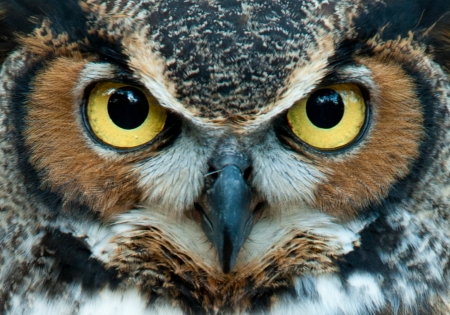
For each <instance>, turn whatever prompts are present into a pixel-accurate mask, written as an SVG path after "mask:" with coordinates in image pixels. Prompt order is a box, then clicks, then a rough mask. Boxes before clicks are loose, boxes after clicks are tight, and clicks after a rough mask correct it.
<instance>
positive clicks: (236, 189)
mask: <svg viewBox="0 0 450 315" xmlns="http://www.w3.org/2000/svg"><path fill="white" fill-rule="evenodd" d="M226 160H227V162H233V161H232V160H233V159H232V157H231V161H230V157H229V156H228V157H227V159H226ZM223 164H225V165H223V166H222V165H221V166H220V168H216V169H218V171H217V173H218V176H217V178H216V179H215V180H214V181H213V182H212V185H211V186H210V188H209V189H208V190H207V191H206V198H204V199H206V202H203V203H202V205H201V207H200V209H197V210H200V213H201V217H202V223H201V225H202V228H203V231H204V232H205V234H206V236H207V237H208V239H209V240H210V242H211V243H212V244H213V245H214V247H215V248H216V249H217V252H218V256H219V261H220V264H221V267H222V270H223V272H224V273H229V272H230V271H231V270H232V269H233V267H234V264H235V263H236V258H237V256H238V254H239V251H240V249H241V248H242V245H243V244H244V242H245V241H246V240H247V238H248V235H249V234H250V232H251V230H252V228H253V225H254V214H253V211H251V209H250V207H251V206H250V205H251V200H252V198H251V197H252V196H251V188H250V187H249V185H248V184H247V182H246V180H245V178H244V177H245V175H244V172H245V169H249V167H243V166H242V163H239V161H237V163H229V164H228V163H223Z"/></svg>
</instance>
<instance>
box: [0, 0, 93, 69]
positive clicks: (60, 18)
mask: <svg viewBox="0 0 450 315" xmlns="http://www.w3.org/2000/svg"><path fill="white" fill-rule="evenodd" d="M44 19H47V20H49V21H50V23H51V28H52V31H54V32H55V34H63V33H65V34H68V36H69V40H70V41H74V42H75V41H77V40H80V39H82V38H85V37H86V35H87V32H86V17H85V14H84V12H83V11H82V9H81V7H80V5H79V3H78V1H75V0H65V1H45V0H33V1H32V0H9V1H0V63H1V62H3V60H4V59H5V58H6V56H7V55H8V54H9V53H10V52H11V51H12V50H14V48H15V47H17V46H18V44H19V43H18V41H17V39H18V38H17V35H26V34H30V33H31V32H33V30H34V29H35V28H37V27H38V26H39V25H41V23H42V22H43V21H44Z"/></svg>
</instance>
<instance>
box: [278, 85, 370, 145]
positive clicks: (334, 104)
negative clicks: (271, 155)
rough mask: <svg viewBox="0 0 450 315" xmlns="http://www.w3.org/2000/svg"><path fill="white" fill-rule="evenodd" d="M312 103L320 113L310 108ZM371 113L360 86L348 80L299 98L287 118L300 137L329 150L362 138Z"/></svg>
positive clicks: (310, 143) (291, 127)
mask: <svg viewBox="0 0 450 315" xmlns="http://www.w3.org/2000/svg"><path fill="white" fill-rule="evenodd" d="M311 100H312V101H311ZM311 103H312V104H313V105H312V106H313V107H315V109H313V112H314V111H315V114H316V117H314V115H311V113H310V112H311V111H309V112H308V106H310V105H311ZM369 114H370V108H369V106H368V105H367V104H366V100H365V97H364V95H363V93H362V91H361V89H360V88H359V86H357V85H356V84H349V83H345V84H336V85H331V86H329V87H326V88H321V89H318V90H316V91H314V92H313V93H311V94H310V95H309V96H308V97H307V98H304V99H301V100H299V101H297V102H295V104H294V105H293V106H292V107H291V108H290V109H289V110H288V112H287V115H286V118H287V123H288V126H289V128H290V130H291V132H292V133H293V134H294V135H295V136H296V137H297V138H298V139H299V140H301V141H302V142H303V143H305V144H306V145H308V146H310V147H312V148H314V149H316V150H318V151H325V152H327V151H337V150H341V149H344V148H347V147H348V146H350V145H352V144H354V143H356V142H357V141H358V140H359V139H361V136H362V135H363V134H364V133H365V131H366V129H367V125H368V121H369V119H368V116H369ZM333 115H334V116H333ZM329 116H332V117H329Z"/></svg>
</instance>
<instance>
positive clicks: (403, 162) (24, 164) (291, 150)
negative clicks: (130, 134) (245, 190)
mask: <svg viewBox="0 0 450 315" xmlns="http://www.w3.org/2000/svg"><path fill="white" fill-rule="evenodd" d="M449 12H450V4H448V3H447V1H440V0H435V1H424V0H417V1H406V0H405V1H394V0H385V1H364V0H355V1H287V0H286V1H232V0H227V1H212V0H210V1H174V0H173V1H123V0H117V1H97V0H84V1H80V2H77V1H64V2H57V3H52V2H46V1H34V2H33V1H25V0H21V1H1V2H0V17H1V20H0V61H1V62H2V65H1V68H0V81H1V84H0V134H1V135H2V136H1V137H0V244H1V247H0V248H1V250H0V313H1V314H58V315H61V314H92V313H95V314H128V313H133V314H202V313H204V314H284V315H285V314H299V313H306V314H330V315H331V314H349V315H357V314H448V313H450V306H449V305H450V294H449V292H448V288H449V287H450V274H449V255H450V222H449V214H450V208H449V205H450V189H449V187H450V176H449V175H450V164H449V159H450V149H449V146H448V143H450V133H449V130H450V120H449V109H450V108H449V104H450V103H449V101H450V85H449V79H448V72H447V71H448V68H449V64H450V58H449V55H448V52H449V51H450V44H449V43H450V31H449V30H450V28H449V27H450V20H449V16H450V13H449ZM105 80H106V81H108V80H112V81H116V82H117V81H119V82H122V81H123V82H127V83H133V84H137V85H139V86H141V87H143V88H146V89H148V90H149V91H150V92H151V93H152V94H153V95H154V96H155V98H156V99H158V101H159V102H160V104H161V105H162V106H164V107H166V108H167V109H168V111H169V116H170V120H169V121H168V122H167V124H166V128H165V129H164V130H163V132H162V133H161V134H160V135H158V136H157V137H156V138H155V139H154V140H152V141H151V142H150V143H149V144H147V145H144V146H142V147H139V148H137V149H133V150H128V151H127V150H116V149H114V148H112V147H108V146H107V145H105V144H104V143H100V142H99V141H98V140H97V139H96V138H95V137H93V136H92V135H91V134H90V133H89V130H88V128H87V127H86V123H85V120H84V119H83V111H82V110H80V108H83V106H84V104H85V101H86V94H87V93H88V91H89V89H90V87H91V86H92V85H93V84H94V83H95V82H98V81H105ZM339 82H351V83H355V84H358V85H359V86H361V87H363V88H364V91H365V97H366V99H367V103H368V104H369V107H370V116H368V117H369V120H370V121H369V123H368V124H367V128H366V129H367V130H366V131H365V132H364V133H363V134H362V136H361V138H360V139H358V141H355V143H353V144H352V145H351V146H349V147H348V148H346V149H345V150H340V151H336V152H326V153H323V152H318V151H317V150H314V149H311V148H310V147H308V146H307V145H305V144H304V143H302V142H301V141H299V139H297V138H296V137H295V136H293V134H292V132H291V131H290V130H289V126H288V123H287V121H286V111H287V110H288V109H289V108H290V107H291V106H292V105H293V104H294V103H295V102H296V101H297V100H299V99H302V98H304V97H307V96H308V95H309V94H310V93H311V92H312V91H314V90H315V89H317V88H320V87H324V86H328V85H330V84H336V83H339ZM230 139H231V140H230ZM227 141H228V142H227ZM224 143H233V145H235V147H233V148H235V149H236V148H238V149H239V150H242V152H245V153H246V154H248V156H249V157H250V159H251V161H252V174H251V177H250V178H249V179H248V183H249V185H250V186H251V188H252V193H253V196H254V197H253V200H252V202H253V203H258V202H261V201H263V202H262V203H261V204H263V207H262V210H261V213H262V214H261V217H260V218H259V221H258V222H257V223H256V224H255V226H254V229H253V230H252V232H251V234H250V236H249V238H248V240H247V241H246V243H245V244H244V246H243V248H242V250H241V252H240V253H239V256H238V258H237V261H236V265H235V268H234V269H233V271H232V272H231V273H229V274H225V273H223V272H222V269H221V267H220V265H219V263H218V258H217V254H216V252H215V249H214V248H213V246H212V244H211V243H210V242H209V241H208V239H207V237H206V236H205V234H204V233H203V231H202V229H201V228H200V227H199V224H198V222H197V220H196V218H195V215H194V214H193V209H194V208H195V207H194V204H195V202H198V201H199V200H200V199H201V198H202V197H201V196H202V193H203V192H204V190H205V187H207V186H208V183H209V182H208V181H209V180H210V179H209V178H210V177H209V176H210V174H209V175H208V172H209V170H208V169H209V160H210V159H211V157H212V156H214V154H217V152H219V151H220V150H221V149H223V144H224ZM238 149H236V150H238Z"/></svg>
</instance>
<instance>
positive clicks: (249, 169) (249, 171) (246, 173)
mask: <svg viewBox="0 0 450 315" xmlns="http://www.w3.org/2000/svg"><path fill="white" fill-rule="evenodd" d="M252 171H253V167H251V166H249V167H247V168H246V169H245V171H244V179H245V181H248V179H249V178H250V175H252Z"/></svg>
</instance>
